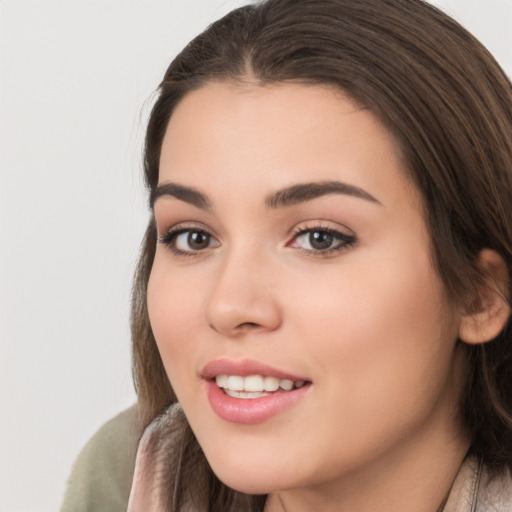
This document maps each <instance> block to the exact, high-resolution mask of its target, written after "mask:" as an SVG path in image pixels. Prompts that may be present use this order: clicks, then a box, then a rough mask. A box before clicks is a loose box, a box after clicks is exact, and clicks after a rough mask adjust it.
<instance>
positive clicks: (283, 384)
mask: <svg viewBox="0 0 512 512" xmlns="http://www.w3.org/2000/svg"><path fill="white" fill-rule="evenodd" d="M279 385H280V386H281V387H282V388H283V389H284V390H285V391H291V390H292V389H293V381H292V380H288V379H284V380H282V381H281V382H280V383H279Z"/></svg>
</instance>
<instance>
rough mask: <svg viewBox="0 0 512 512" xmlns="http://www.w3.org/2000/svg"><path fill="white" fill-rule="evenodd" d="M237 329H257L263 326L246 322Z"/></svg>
mask: <svg viewBox="0 0 512 512" xmlns="http://www.w3.org/2000/svg"><path fill="white" fill-rule="evenodd" d="M237 327H238V329H244V328H248V329H253V328H255V327H261V326H260V325H259V324H257V323H255V322H244V323H242V324H240V325H238V326H237Z"/></svg>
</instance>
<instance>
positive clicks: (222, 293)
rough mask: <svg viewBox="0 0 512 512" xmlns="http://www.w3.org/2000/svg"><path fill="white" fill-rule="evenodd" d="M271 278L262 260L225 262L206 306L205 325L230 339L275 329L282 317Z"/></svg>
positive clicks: (241, 257)
mask: <svg viewBox="0 0 512 512" xmlns="http://www.w3.org/2000/svg"><path fill="white" fill-rule="evenodd" d="M272 274H273V273H272V270H271V269H270V268H269V265H268V264H265V262H264V261H263V259H262V258H259V259H258V260H257V261H256V260H255V258H254V257H251V255H249V254H247V253H245V256H244V255H243V254H240V255H231V256H229V257H228V258H226V260H225V261H223V263H222V266H221V268H220V271H219V272H218V274H217V275H216V277H215V280H214V284H213V287H212V290H211V293H210V295H209V297H208V301H207V304H206V310H205V320H206V322H207V323H208V325H209V326H210V327H211V328H212V329H213V330H214V331H215V332H217V333H219V334H222V335H223V336H227V337H231V338H237V337H241V336H243V335H245V334H248V333H255V332H271V331H274V330H275V329H277V328H278V327H279V326H280V325H281V321H282V314H281V309H280V307H279V304H278V301H277V296H276V295H277V294H276V291H275V288H274V287H273V276H272Z"/></svg>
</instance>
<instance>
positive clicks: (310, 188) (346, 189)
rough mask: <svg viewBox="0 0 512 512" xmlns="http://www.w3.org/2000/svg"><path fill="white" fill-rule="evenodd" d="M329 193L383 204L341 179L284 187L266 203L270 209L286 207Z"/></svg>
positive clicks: (266, 199)
mask: <svg viewBox="0 0 512 512" xmlns="http://www.w3.org/2000/svg"><path fill="white" fill-rule="evenodd" d="M329 194H343V195H347V196H352V197H357V198H359V199H364V200H366V201H370V202H372V203H376V204H379V205H381V206H382V203H381V202H380V201H379V200H378V199H376V198H375V197H373V196H372V195H371V194H370V193H368V192H366V190H363V189H362V188H359V187H356V186H355V185H350V184H349V183H344V182H341V181H321V182H313V183H301V184H298V185H292V186H290V187H286V188H283V189H281V190H278V191H277V192H274V193H273V194H270V195H269V196H267V197H266V198H265V204H266V206H267V207H268V208H270V209H276V208H286V207H287V206H292V205H294V204H298V203H303V202H305V201H311V200H312V199H316V198H317V197H322V196H326V195H329Z"/></svg>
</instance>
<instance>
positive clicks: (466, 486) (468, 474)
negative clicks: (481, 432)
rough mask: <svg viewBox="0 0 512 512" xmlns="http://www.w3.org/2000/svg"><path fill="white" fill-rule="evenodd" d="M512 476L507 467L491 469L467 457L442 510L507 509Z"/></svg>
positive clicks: (510, 504)
mask: <svg viewBox="0 0 512 512" xmlns="http://www.w3.org/2000/svg"><path fill="white" fill-rule="evenodd" d="M511 510H512V475H511V473H510V470H509V469H508V468H505V469H502V470H501V471H498V472H495V471H491V470H490V469H489V468H488V467H486V465H485V464H484V463H483V462H482V461H480V460H479V459H477V458H476V457H474V456H468V457H467V458H466V460H465V461H464V463H463V464H462V466H461V468H460V470H459V473H458V474H457V477H456V479H455V481H454V483H453V487H452V490H451V492H450V496H449V498H448V501H447V503H446V506H445V508H444V509H443V512H510V511H511Z"/></svg>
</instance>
